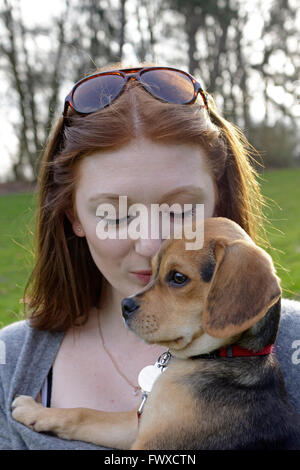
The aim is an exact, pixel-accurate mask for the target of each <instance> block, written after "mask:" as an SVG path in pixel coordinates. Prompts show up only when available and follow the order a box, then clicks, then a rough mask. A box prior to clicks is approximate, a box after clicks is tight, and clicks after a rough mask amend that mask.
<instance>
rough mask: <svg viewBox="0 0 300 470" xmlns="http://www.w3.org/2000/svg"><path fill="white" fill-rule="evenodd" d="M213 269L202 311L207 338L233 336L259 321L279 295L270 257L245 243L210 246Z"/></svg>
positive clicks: (226, 241) (254, 246)
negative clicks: (212, 255)
mask: <svg viewBox="0 0 300 470" xmlns="http://www.w3.org/2000/svg"><path fill="white" fill-rule="evenodd" d="M214 255H215V258H216V267H215V270H214V274H213V278H212V280H211V285H210V289H209V291H208V295H207V299H206V302H205V304H204V308H203V316H202V321H203V329H204V331H206V332H207V333H208V334H209V335H210V336H213V337H216V338H227V337H230V336H234V335H237V334H239V333H241V332H243V331H245V330H247V329H248V328H250V327H251V326H252V325H254V324H255V323H256V322H257V321H258V320H260V319H261V318H262V317H263V316H264V315H265V314H266V313H267V311H268V310H269V308H270V307H271V306H272V305H273V304H274V303H275V302H277V300H278V299H279V297H280V296H281V288H280V280H279V278H278V277H277V275H276V273H275V269H274V266H273V262H272V259H271V257H270V256H269V255H268V254H267V253H266V252H265V251H264V250H262V249H261V248H259V247H258V246H256V245H255V244H254V243H251V242H249V241H247V240H236V241H234V242H228V240H226V239H224V238H220V239H216V240H215V243H214Z"/></svg>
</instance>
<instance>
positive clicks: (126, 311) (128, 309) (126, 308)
mask: <svg viewBox="0 0 300 470" xmlns="http://www.w3.org/2000/svg"><path fill="white" fill-rule="evenodd" d="M121 305H122V314H123V317H124V319H125V320H128V319H129V318H130V317H131V316H132V315H133V313H134V312H135V311H136V310H137V309H138V308H139V307H140V306H139V304H138V303H137V301H136V300H134V299H132V298H130V297H129V298H126V299H123V300H122V302H121Z"/></svg>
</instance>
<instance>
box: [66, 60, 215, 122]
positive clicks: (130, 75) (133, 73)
mask: <svg viewBox="0 0 300 470" xmlns="http://www.w3.org/2000/svg"><path fill="white" fill-rule="evenodd" d="M148 70H173V71H174V72H180V73H181V74H183V75H186V76H187V77H188V78H189V79H190V80H191V82H192V84H193V86H194V96H193V98H192V99H191V100H190V101H188V102H187V103H183V104H193V103H194V102H195V101H196V99H197V96H198V94H199V93H200V95H201V97H202V100H203V103H204V107H205V108H206V109H208V104H207V94H206V92H205V91H204V90H203V88H202V86H201V84H200V83H199V82H198V81H197V80H196V79H195V78H194V77H193V76H192V75H191V74H189V73H188V72H185V71H183V70H180V69H176V68H173V67H159V66H158V67H133V68H129V69H119V70H108V71H105V72H99V73H95V74H93V75H89V76H87V77H84V78H82V79H81V80H79V81H78V82H76V83H75V85H74V86H73V88H72V90H71V91H70V93H69V94H68V95H67V96H66V98H65V104H64V111H63V116H64V117H66V112H67V109H68V107H69V106H70V107H71V108H72V109H73V110H74V111H75V112H76V113H78V114H82V115H87V114H92V113H93V112H96V111H92V112H88V113H83V112H82V111H77V109H76V107H75V105H74V102H73V95H74V92H75V90H76V89H77V88H78V87H79V86H80V85H81V84H82V83H84V82H86V81H88V80H92V79H93V78H96V77H100V76H105V75H119V76H122V77H123V78H124V80H125V81H124V85H123V87H122V88H121V90H120V92H119V93H118V94H117V96H116V97H115V98H114V99H113V101H115V100H116V99H117V98H118V97H119V96H120V95H121V94H122V93H123V91H124V89H125V87H126V84H127V82H128V81H129V80H137V81H138V82H139V83H140V84H141V85H142V86H143V88H144V90H145V91H147V93H149V94H150V95H151V96H153V97H154V98H156V99H158V100H161V101H164V102H166V103H170V101H167V100H164V99H163V98H158V97H157V96H155V95H153V94H152V93H151V92H150V91H149V90H147V88H146V87H145V86H144V85H143V82H142V81H141V76H142V74H143V73H145V72H147V71H148ZM110 103H111V102H110ZM110 103H108V104H107V105H105V106H103V107H102V108H99V111H100V109H104V108H106V107H107V106H109V105H110Z"/></svg>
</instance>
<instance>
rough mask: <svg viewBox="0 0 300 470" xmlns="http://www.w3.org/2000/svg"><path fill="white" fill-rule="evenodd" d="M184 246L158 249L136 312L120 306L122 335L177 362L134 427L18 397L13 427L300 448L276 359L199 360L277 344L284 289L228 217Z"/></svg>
mask: <svg viewBox="0 0 300 470" xmlns="http://www.w3.org/2000/svg"><path fill="white" fill-rule="evenodd" d="M185 242H186V240H185V239H181V240H179V239H175V240H174V239H173V240H168V241H166V242H165V243H164V244H163V245H162V247H161V249H160V250H159V252H158V253H157V254H156V255H155V257H154V258H153V260H152V269H153V276H152V279H151V281H150V283H149V284H148V285H147V286H146V287H145V288H144V289H143V290H141V291H140V292H139V293H137V294H136V295H135V296H131V297H130V298H129V299H130V300H129V302H130V304H131V307H132V305H133V306H135V309H133V308H131V309H128V308H127V307H126V305H128V299H124V301H123V302H122V305H123V316H124V319H125V322H126V325H127V327H128V328H130V329H131V330H132V331H134V332H135V333H136V334H137V335H138V336H140V337H141V338H142V339H143V340H144V341H146V342H147V343H149V344H154V343H155V344H160V345H165V346H166V348H169V349H170V352H171V353H172V355H173V359H172V360H171V362H170V365H169V367H168V368H167V370H166V371H165V372H164V373H163V374H162V375H161V376H160V377H159V379H158V380H157V381H156V382H155V384H154V387H153V390H152V392H151V393H150V395H149V397H148V400H147V402H146V406H145V408H144V411H143V414H142V417H141V421H140V426H139V428H138V425H137V417H136V410H134V411H132V412H124V413H108V412H101V411H95V410H89V409H85V408H78V409H47V408H44V407H43V406H42V405H40V404H37V403H36V402H35V401H34V400H33V399H32V398H31V397H24V396H20V397H18V398H16V399H15V401H14V402H13V405H12V408H13V417H14V418H15V419H16V420H17V421H20V422H22V423H23V424H26V425H27V426H30V427H32V428H33V429H34V430H36V431H39V432H40V431H51V432H55V433H56V434H57V435H58V436H60V437H63V438H66V439H76V440H84V441H88V442H94V443H96V444H99V445H104V446H107V447H112V448H119V449H129V448H131V449H185V450H195V449H299V448H300V419H299V415H297V413H296V411H295V409H294V408H293V406H292V405H291V404H290V403H289V401H288V398H287V395H286V391H285V386H284V382H283V378H282V375H281V372H280V368H279V364H278V362H277V360H276V358H275V356H274V354H269V355H266V356H253V357H242V358H241V357H234V358H215V359H204V358H197V356H198V355H200V354H206V353H210V352H212V351H214V350H217V349H219V348H221V347H225V346H227V345H232V344H235V345H239V346H241V347H243V348H246V349H251V350H253V351H256V352H257V351H260V350H261V349H263V348H264V347H266V346H267V345H269V344H272V343H274V341H275V339H276V336H277V331H278V326H279V320H280V298H281V289H280V283H279V279H278V277H277V276H276V273H275V270H274V267H273V263H272V260H271V258H270V256H269V255H268V254H267V253H266V252H265V251H263V250H262V249H261V248H259V247H257V246H256V245H255V244H254V243H253V242H252V240H251V239H250V238H249V237H248V235H247V234H246V233H245V232H244V230H242V229H241V228H240V227H239V226H238V225H237V224H235V223H234V222H232V221H230V220H228V219H225V218H212V219H206V220H205V237H204V246H203V248H202V249H201V250H185V248H184V246H185V245H184V244H185ZM174 273H180V275H179V278H178V275H177V277H176V276H175V277H174ZM181 275H184V276H185V277H182V276H181ZM178 279H179V282H178ZM180 279H181V281H180ZM182 281H183V282H182Z"/></svg>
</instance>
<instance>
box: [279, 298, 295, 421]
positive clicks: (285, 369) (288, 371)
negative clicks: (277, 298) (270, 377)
mask: <svg viewBox="0 0 300 470" xmlns="http://www.w3.org/2000/svg"><path fill="white" fill-rule="evenodd" d="M275 354H276V357H277V359H278V361H279V364H280V368H281V372H282V375H283V378H284V381H285V385H286V390H287V393H288V397H289V400H290V401H291V403H292V404H293V405H294V407H295V408H296V410H297V412H298V413H300V302H297V301H294V300H289V299H282V302H281V320H280V327H279V332H278V336H277V340H276V342H275Z"/></svg>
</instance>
